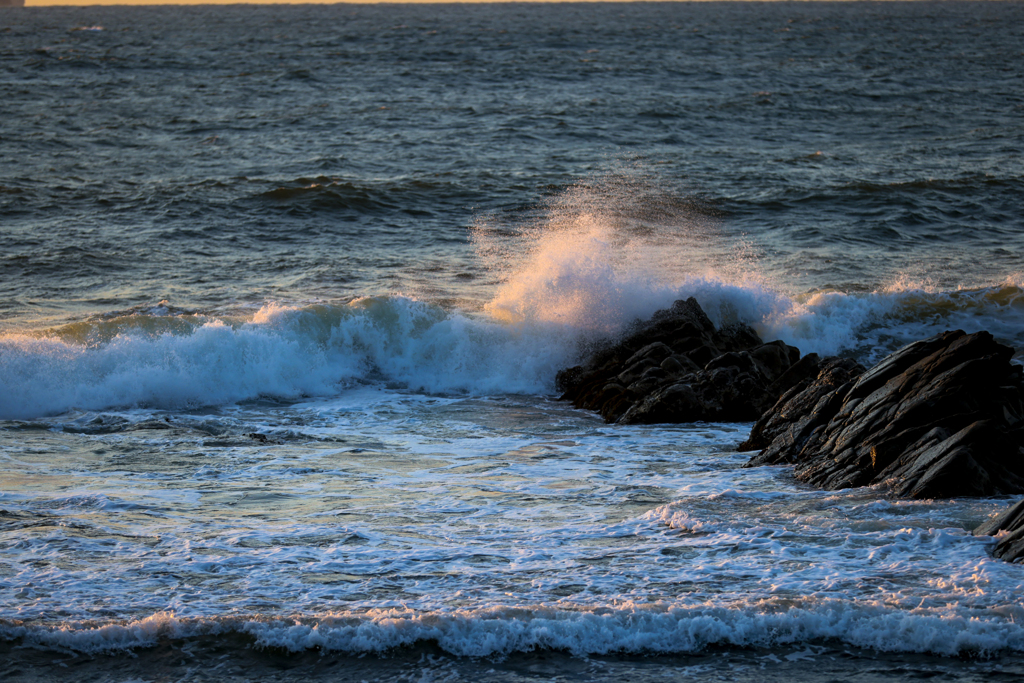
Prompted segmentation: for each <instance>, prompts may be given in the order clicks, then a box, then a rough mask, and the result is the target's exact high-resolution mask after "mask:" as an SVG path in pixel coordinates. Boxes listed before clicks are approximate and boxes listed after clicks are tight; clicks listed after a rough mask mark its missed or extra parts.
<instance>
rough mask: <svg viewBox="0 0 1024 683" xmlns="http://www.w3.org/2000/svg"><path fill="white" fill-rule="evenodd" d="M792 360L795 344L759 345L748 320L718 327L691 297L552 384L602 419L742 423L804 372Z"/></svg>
mask: <svg viewBox="0 0 1024 683" xmlns="http://www.w3.org/2000/svg"><path fill="white" fill-rule="evenodd" d="M798 361H800V351H799V350H798V349H796V348H795V347H792V346H787V345H786V344H784V343H783V342H781V341H775V342H770V343H768V344H765V343H763V342H762V341H761V338H760V337H758V336H757V333H756V332H754V330H752V329H751V328H750V327H748V326H746V325H730V326H726V327H723V328H722V329H716V328H715V326H714V324H713V323H712V322H711V320H710V319H709V318H708V317H707V315H706V314H705V313H704V311H703V310H701V307H700V305H699V304H698V303H697V301H696V300H695V299H693V298H692V297H691V298H689V299H687V300H686V301H677V302H675V303H674V304H673V305H672V307H671V308H669V309H666V310H663V311H658V312H657V313H655V314H654V316H652V318H651V320H650V321H648V322H646V323H641V324H639V325H637V326H636V327H635V329H633V330H632V331H631V333H630V334H628V335H627V336H626V337H625V338H624V339H623V340H621V341H619V342H618V343H616V344H614V345H611V346H608V347H606V348H602V349H600V350H598V351H597V352H596V353H594V354H593V356H592V357H591V359H590V361H589V362H588V363H587V364H586V365H582V366H577V367H574V368H569V369H567V370H563V371H561V372H559V373H558V376H557V378H556V382H557V385H558V387H559V389H560V390H561V391H562V392H563V394H562V398H563V399H565V400H570V401H572V402H573V404H574V405H575V406H576V407H577V408H585V409H588V410H594V411H597V412H599V413H600V414H601V415H602V417H604V418H605V420H607V421H608V422H619V423H622V424H653V423H660V422H695V421H698V420H714V421H730V422H746V421H752V420H756V419H757V418H758V416H760V415H761V413H762V412H764V411H765V410H766V409H768V408H769V407H770V406H771V405H772V404H774V403H775V401H776V399H777V398H778V397H779V395H780V394H782V393H783V392H785V391H786V390H787V389H789V388H790V387H791V386H792V385H793V384H796V383H797V382H799V381H801V380H803V379H804V378H805V377H806V376H807V374H808V372H810V371H809V370H808V368H807V367H806V366H807V364H806V363H805V364H804V365H803V366H801V362H798ZM798 367H799V368H802V369H800V370H797V368H798ZM794 370H796V371H795V372H794Z"/></svg>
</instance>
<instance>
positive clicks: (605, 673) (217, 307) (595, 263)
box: [0, 2, 1024, 681]
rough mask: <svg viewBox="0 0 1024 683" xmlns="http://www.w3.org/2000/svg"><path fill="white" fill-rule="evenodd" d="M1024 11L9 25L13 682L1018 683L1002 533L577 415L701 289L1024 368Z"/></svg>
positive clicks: (618, 13) (974, 516)
mask: <svg viewBox="0 0 1024 683" xmlns="http://www.w3.org/2000/svg"><path fill="white" fill-rule="evenodd" d="M1022 45H1024V4H1021V3H1018V2H1000V3H987V2H977V3H940V4H932V3H883V4H862V3H848V4H847V3H841V4H815V3H800V4H796V5H792V4H781V3H769V4H764V5H761V4H752V3H735V4H729V3H726V4H719V3H699V4H685V3H681V4H676V3H664V4H661V3H659V4H650V5H648V4H630V5H624V4H623V5H619V4H609V5H544V6H526V5H474V6H454V5H452V6H447V5H426V6H345V5H336V6H316V7H314V6H290V7H284V6H282V7H244V6H237V7H187V8H183V7H176V8H155V7H154V8H128V7H120V8H38V9H33V8H28V9H10V10H8V9H0V64H2V69H0V97H2V101H3V103H4V104H3V108H2V112H3V113H2V117H3V118H2V127H0V420H3V421H0V549H2V552H0V588H2V590H0V653H2V654H0V672H2V673H3V674H4V676H5V677H7V678H10V679H12V680H29V679H32V678H33V677H38V676H46V677H50V678H58V679H60V678H66V679H76V680H126V679H142V680H154V679H162V680H163V679H166V680H181V679H188V678H190V677H191V678H192V679H203V678H209V679H211V680H214V679H227V678H231V677H236V678H243V677H246V676H248V677H252V676H257V677H260V678H265V679H268V680H271V679H275V678H288V677H292V678H296V677H299V676H301V677H304V678H309V679H311V680H317V679H320V678H323V679H327V678H338V677H349V678H366V679H368V680H371V679H407V680H434V679H442V680H462V679H481V678H483V679H495V680H533V679H537V678H542V677H548V678H550V677H553V676H561V677H563V678H565V679H568V680H622V679H625V678H629V679H632V680H650V681H655V680H677V679H679V678H687V677H694V678H716V677H730V678H737V677H739V678H741V679H746V680H794V679H796V680H801V679H806V680H814V679H815V678H816V677H820V676H822V675H826V674H827V675H831V676H835V677H839V678H850V677H854V676H857V677H859V679H860V680H901V679H905V678H906V677H908V676H929V677H938V678H939V679H940V680H942V679H947V680H952V679H956V680H990V679H992V678H993V677H996V678H998V677H999V676H1003V677H1005V678H1006V680H1012V679H1013V678H1014V677H1016V676H1019V675H1021V674H1022V673H1024V658H1022V654H1021V653H1022V652H1024V628H1022V627H1021V626H1020V624H1021V622H1022V619H1024V606H1022V605H1021V602H1020V595H1021V592H1022V589H1024V573H1022V572H1021V568H1020V567H1018V566H1011V565H1007V564H1005V563H1000V562H995V561H993V560H991V559H990V558H989V556H988V554H987V551H988V547H989V544H990V543H991V541H990V540H988V539H979V538H973V537H971V536H970V535H969V533H968V532H967V531H966V530H967V529H970V528H972V527H973V526H975V525H976V524H977V523H979V522H980V521H982V520H983V519H985V518H987V517H988V516H989V515H991V514H993V513H994V512H995V511H997V510H998V509H1000V508H1002V507H1003V506H1004V505H1005V504H1006V503H1007V501H1008V499H964V500H956V501H898V500H891V499H889V498H888V497H887V496H886V494H885V491H884V490H881V489H859V490H852V491H843V492H838V493H828V492H819V491H813V490H809V489H807V488H806V487H804V486H802V485H798V484H797V483H795V482H794V481H793V480H792V478H791V477H790V476H789V474H788V472H787V470H786V469H785V468H775V467H768V468H756V469H742V465H743V463H745V462H746V460H747V458H748V455H747V454H743V453H737V452H736V446H737V444H739V443H740V442H741V441H742V440H743V439H744V438H745V437H746V435H747V433H748V431H749V425H745V424H740V425H725V424H696V425H679V426H670V427H669V426H666V427H613V426H607V425H604V424H603V423H601V421H600V420H599V419H598V418H596V417H594V416H592V415H589V414H586V413H582V412H579V411H575V410H572V409H570V408H569V407H568V406H566V405H563V404H561V403H558V402H557V401H555V400H554V398H555V397H554V386H553V378H554V373H555V371H556V370H557V369H559V368H560V367H564V366H566V365H569V364H571V363H573V362H575V361H576V360H578V358H579V354H580V350H581V348H583V347H584V346H585V345H586V344H587V343H588V342H592V341H594V340H596V339H602V338H608V337H611V336H614V335H615V334H616V333H617V332H618V331H619V330H621V329H622V327H623V326H624V325H626V324H628V323H629V322H630V321H631V320H633V319H634V318H635V317H638V316H646V315H649V314H650V313H652V312H653V311H655V310H657V309H658V308H660V307H663V306H666V305H668V304H670V303H671V302H672V301H673V300H674V299H676V298H680V297H685V296H691V295H693V296H696V297H697V299H698V300H699V301H700V302H701V304H702V305H703V306H704V307H705V308H706V310H708V312H709V314H710V315H711V316H712V318H713V319H714V320H716V322H719V323H723V322H729V321H733V320H743V321H745V322H748V323H750V324H753V325H754V326H755V327H756V328H757V329H758V330H759V332H760V333H761V334H762V336H764V337H765V338H766V339H775V338H782V339H785V340H786V341H787V342H789V343H792V344H795V345H797V346H799V347H800V348H801V350H802V351H804V352H809V351H817V352H819V353H828V354H832V353H840V354H845V355H851V356H854V357H857V358H858V359H860V360H862V361H863V362H866V363H870V362H873V361H875V360H877V359H879V358H881V357H882V356H883V355H885V354H886V353H888V352H889V351H891V350H893V349H895V348H897V347H898V346H900V345H901V344H903V343H905V342H907V341H911V340H913V339H917V338H920V337H922V336H925V335H928V334H931V333H934V332H936V331H940V330H943V329H949V328H963V329H966V330H968V331H975V330H979V329H988V330H990V331H992V332H993V333H994V334H995V335H996V337H997V338H999V339H1000V340H1001V341H1003V342H1004V343H1007V344H1010V345H1011V346H1014V347H1015V348H1016V349H1017V350H1018V354H1020V353H1021V352H1024V289H1022V288H1024V257H1022V254H1024V224H1022V219H1021V217H1020V197H1021V190H1022V189H1024V160H1022V159H1024V156H1022V153H1021V152H1022V149H1024V99H1022V96H1021V93H1022V92H1024V70H1022V69H1021V68H1020V64H1021V63H1024V62H1022V58H1024V51H1022V47H1021V46H1022Z"/></svg>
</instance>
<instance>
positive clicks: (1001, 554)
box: [974, 500, 1024, 562]
mask: <svg viewBox="0 0 1024 683" xmlns="http://www.w3.org/2000/svg"><path fill="white" fill-rule="evenodd" d="M1001 531H1003V532H1006V533H1005V534H1004V535H1003V536H1001V537H1000V539H999V541H998V542H997V543H996V547H995V548H993V549H992V556H993V557H997V558H999V559H1001V560H1006V561H1007V562H1016V561H1017V560H1022V559H1024V500H1021V501H1019V502H1017V503H1015V504H1014V505H1011V506H1010V507H1008V508H1007V509H1006V510H1005V511H1004V512H1003V513H1002V514H1001V515H999V516H998V517H996V518H995V519H991V520H989V521H987V522H985V523H984V524H982V525H981V526H979V527H978V528H977V529H975V530H974V535H975V536H995V535H996V534H998V533H999V532H1001Z"/></svg>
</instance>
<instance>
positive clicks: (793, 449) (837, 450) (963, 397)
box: [741, 330, 1024, 498]
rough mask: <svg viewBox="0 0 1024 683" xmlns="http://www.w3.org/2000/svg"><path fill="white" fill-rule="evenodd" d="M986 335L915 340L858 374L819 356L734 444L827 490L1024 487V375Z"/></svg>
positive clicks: (917, 492) (931, 491)
mask: <svg viewBox="0 0 1024 683" xmlns="http://www.w3.org/2000/svg"><path fill="white" fill-rule="evenodd" d="M1012 356H1013V349H1011V348H1009V347H1006V346H1003V345H1001V344H998V343H996V342H995V340H993V339H992V335H990V334H989V333H988V332H978V333H976V334H970V335H968V334H965V333H964V332H962V331H960V330H957V331H955V332H945V333H943V334H940V335H937V336H935V337H932V338H931V339H926V340H924V341H919V342H915V343H913V344H910V345H909V346H906V347H904V348H902V349H900V350H899V351H897V352H895V353H893V354H892V355H890V356H888V357H887V358H885V359H884V360H883V361H882V362H881V363H879V364H878V365H876V366H875V367H873V368H871V369H870V370H868V371H866V372H862V369H861V368H860V367H859V366H857V365H856V364H855V363H852V362H851V361H844V360H839V359H834V360H830V361H828V362H825V363H823V364H822V365H821V368H820V370H819V372H818V374H817V376H816V377H815V378H814V379H813V380H808V381H805V382H802V383H801V384H799V385H797V386H795V387H794V388H793V389H791V390H790V391H789V392H787V393H786V395H784V396H783V397H782V398H781V399H780V400H779V401H778V403H776V404H775V406H774V407H773V408H772V409H771V410H770V411H768V412H767V413H766V414H765V415H763V416H762V417H761V419H760V420H759V421H758V423H757V424H756V425H755V426H754V429H753V431H752V432H751V436H750V439H749V440H748V441H747V442H746V443H745V444H743V445H742V446H741V448H747V449H754V448H761V449H763V450H762V451H761V453H759V454H758V455H756V456H754V458H752V459H751V461H750V463H749V464H750V465H762V464H769V463H783V462H784V463H793V464H795V466H796V468H795V474H796V477H797V479H799V480H801V481H805V482H807V483H809V484H813V485H815V486H819V487H822V488H826V489H831V490H835V489H842V488H847V487H851V486H865V485H868V484H877V483H881V482H886V483H888V484H889V485H890V486H891V488H892V491H893V492H894V493H895V494H897V495H900V496H909V497H912V498H944V497H950V496H988V495H997V494H1005V493H1018V492H1024V379H1022V368H1021V367H1020V366H1015V365H1011V363H1010V358H1011V357H1012Z"/></svg>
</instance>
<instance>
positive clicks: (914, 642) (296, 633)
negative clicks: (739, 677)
mask: <svg viewBox="0 0 1024 683" xmlns="http://www.w3.org/2000/svg"><path fill="white" fill-rule="evenodd" d="M232 632H234V633H243V634H246V635H249V636H251V637H252V638H253V639H254V640H255V645H256V646H257V647H263V648H280V649H284V650H287V651H290V652H301V651H304V650H321V651H328V652H344V653H350V654H383V653H387V652H389V651H393V650H395V649H397V648H403V647H409V646H412V645H415V644H418V643H425V642H430V643H436V644H437V645H438V646H439V647H441V648H442V649H443V650H445V651H446V652H448V653H450V654H453V655H457V656H467V657H493V656H502V655H508V654H512V653H516V652H531V651H536V650H557V651H568V652H570V653H572V654H575V655H600V654H611V653H647V654H654V653H657V654H681V653H695V652H701V651H703V650H705V649H707V648H708V647H710V646H716V645H717V646H720V645H729V646H740V647H751V646H761V647H771V646H778V645H798V644H803V643H813V642H815V641H823V640H835V641H839V642H843V643H846V644H848V645H853V646H856V647H863V648H871V649H875V650H879V651H883V652H921V653H934V654H940V655H948V656H956V655H972V656H977V655H985V654H994V653H999V652H1001V651H1015V652H1020V651H1024V626H1021V625H1020V624H1019V623H1016V622H1015V621H1014V620H1013V619H1012V618H1006V617H1001V616H996V615H991V616H987V617H974V618H964V617H959V616H950V615H942V614H929V613H926V612H922V613H917V614H910V613H907V612H904V611H901V610H894V609H892V608H889V607H886V606H885V604H884V603H883V602H881V601H879V602H877V603H872V604H853V603H850V602H848V601H843V600H824V601H821V602H816V601H802V602H799V603H796V604H793V603H792V602H791V601H773V600H767V601H760V602H759V603H758V604H747V605H744V604H735V605H730V606H727V607H711V606H706V605H685V606H684V605H673V604H669V603H655V604H646V605H645V604H632V603H628V602H627V603H625V604H623V605H621V606H617V607H606V608H601V609H596V610H587V609H572V608H565V607H555V606H530V605H522V606H515V607H499V608H483V609H466V610H455V611H450V612H438V613H417V612H413V611H409V610H402V609H397V610H375V611H371V612H369V613H360V612H339V613H331V614H325V615H323V616H319V617H305V618H300V619H292V620H276V619H271V620H265V619H247V618H244V617H221V618H212V619H210V618H201V619H179V618H176V617H175V616H174V615H173V614H170V613H157V614H154V615H152V616H150V617H146V618H144V619H139V620H135V621H129V622H126V623H115V624H106V625H90V624H69V625H63V626H60V627H39V626H26V625H20V624H16V623H0V639H3V640H14V639H17V640H20V641H21V642H22V643H23V644H24V645H27V646H30V647H41V648H47V649H59V650H71V651H75V652H84V653H90V654H98V653H104V652H117V651H124V650H132V649H136V648H141V647H150V646H153V645H155V644H157V643H158V642H160V641H161V640H168V639H181V638H211V637H216V636H218V635H222V634H226V633H232Z"/></svg>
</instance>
